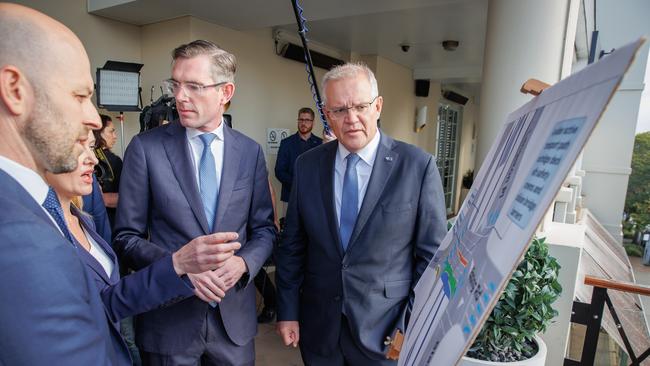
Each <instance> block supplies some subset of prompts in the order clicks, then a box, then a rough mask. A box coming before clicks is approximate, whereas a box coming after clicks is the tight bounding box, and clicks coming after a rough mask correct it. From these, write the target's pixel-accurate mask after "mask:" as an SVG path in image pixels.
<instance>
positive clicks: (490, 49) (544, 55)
mask: <svg viewBox="0 0 650 366" xmlns="http://www.w3.org/2000/svg"><path fill="white" fill-rule="evenodd" d="M568 10H569V0H544V1H538V0H490V2H489V6H488V21H487V36H486V40H485V54H484V61H483V82H482V84H481V99H480V100H481V110H480V112H479V123H478V126H479V135H478V141H477V151H476V164H477V167H478V166H480V164H482V163H483V159H484V158H485V156H486V155H487V153H488V151H489V150H490V147H491V146H492V143H493V142H494V139H495V138H496V136H497V134H498V133H499V131H500V129H501V127H502V126H503V124H504V123H505V119H506V116H507V115H508V113H510V112H512V111H514V110H515V109H517V108H518V107H519V106H521V105H522V104H524V103H526V102H527V101H529V100H530V99H531V96H529V95H524V94H522V93H521V92H519V89H520V87H521V85H522V84H523V83H524V82H525V81H526V80H527V79H529V78H535V79H539V80H541V81H544V82H546V83H549V84H554V83H555V82H557V81H558V80H559V77H560V73H561V68H562V63H563V49H564V35H565V33H566V24H567V17H568Z"/></svg>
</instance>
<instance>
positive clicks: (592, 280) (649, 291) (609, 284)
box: [585, 275, 650, 296]
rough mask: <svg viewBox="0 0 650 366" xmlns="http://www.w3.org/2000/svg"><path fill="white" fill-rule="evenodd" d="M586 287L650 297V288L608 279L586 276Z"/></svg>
mask: <svg viewBox="0 0 650 366" xmlns="http://www.w3.org/2000/svg"><path fill="white" fill-rule="evenodd" d="M585 285H589V286H594V287H602V288H606V289H612V290H617V291H623V292H628V293H633V294H638V295H643V296H650V286H644V285H639V284H636V283H632V282H623V281H612V280H608V279H606V278H601V277H595V276H589V275H586V276H585Z"/></svg>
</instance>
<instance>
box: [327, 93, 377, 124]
mask: <svg viewBox="0 0 650 366" xmlns="http://www.w3.org/2000/svg"><path fill="white" fill-rule="evenodd" d="M377 98H379V96H376V97H374V98H372V100H371V101H369V102H367V103H360V104H357V105H353V106H350V107H341V108H336V109H328V110H327V112H328V113H329V115H330V116H331V117H333V118H336V119H341V118H344V117H345V116H347V115H348V111H352V112H354V113H356V114H364V113H366V112H367V111H368V109H369V108H370V106H371V105H372V103H374V102H375V100H377Z"/></svg>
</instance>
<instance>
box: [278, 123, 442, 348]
mask: <svg viewBox="0 0 650 366" xmlns="http://www.w3.org/2000/svg"><path fill="white" fill-rule="evenodd" d="M337 147H338V142H331V143H328V144H325V145H322V146H320V147H318V148H315V149H313V150H311V151H309V152H306V153H305V154H303V155H301V156H300V157H299V158H298V161H297V162H296V172H295V179H294V186H293V191H292V192H291V199H290V201H289V208H288V212H287V226H286V229H285V235H284V238H283V240H282V242H281V245H280V246H279V247H278V248H277V249H276V252H275V255H276V260H277V262H276V263H277V267H276V268H277V269H276V270H277V273H276V281H277V289H278V295H279V296H278V300H279V301H278V320H299V321H300V342H301V344H302V346H303V347H306V348H307V349H308V350H310V351H311V352H314V353H317V354H321V355H325V356H327V355H329V354H330V353H331V352H332V351H333V350H334V349H336V347H338V340H339V333H340V324H341V314H342V313H345V314H346V316H347V318H348V322H349V324H350V326H351V331H352V336H353V338H354V339H355V341H356V342H357V345H358V346H359V347H360V348H361V349H362V350H363V351H364V352H365V353H366V354H367V356H368V357H370V358H374V359H384V351H385V346H384V345H383V341H384V339H385V337H386V336H387V335H391V334H392V332H393V330H394V329H395V327H398V328H400V329H402V330H404V324H403V323H404V313H405V309H406V307H407V303H408V302H409V300H412V297H413V291H412V290H413V288H414V286H415V284H416V283H417V281H418V279H419V278H420V275H421V274H422V272H423V271H424V270H425V268H426V266H427V265H428V263H429V261H430V260H431V258H432V257H433V255H434V253H435V251H436V250H437V248H438V246H439V245H440V242H441V240H442V238H443V237H444V235H445V233H446V228H445V202H444V197H443V193H442V186H441V182H440V176H439V174H438V169H437V168H436V163H435V159H434V157H433V156H431V155H430V154H428V153H426V152H424V151H422V150H420V149H418V148H416V147H414V146H412V145H408V144H405V143H403V142H398V141H395V140H393V139H391V138H390V137H388V136H386V135H384V134H382V135H381V140H380V144H379V148H378V150H377V157H376V160H375V163H374V166H373V170H372V173H371V177H370V181H369V183H368V188H367V191H366V194H365V197H364V199H363V203H362V206H361V209H360V211H359V215H358V217H357V222H356V226H355V227H354V230H353V232H352V236H351V238H350V242H349V245H348V249H347V251H346V252H343V249H342V247H341V242H340V238H339V231H338V219H337V214H336V206H335V202H334V164H335V157H336V153H337ZM318 196H320V197H318ZM319 198H320V199H319Z"/></svg>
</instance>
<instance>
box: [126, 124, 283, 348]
mask: <svg viewBox="0 0 650 366" xmlns="http://www.w3.org/2000/svg"><path fill="white" fill-rule="evenodd" d="M213 231H214V232H224V231H235V232H237V233H239V242H241V244H242V247H241V249H239V251H238V252H237V253H236V255H238V256H241V257H242V258H243V259H244V261H245V262H246V265H247V266H248V271H249V275H250V279H252V278H253V277H255V275H256V274H257V271H258V270H259V269H260V267H261V266H262V264H263V263H264V261H265V260H266V258H267V257H268V256H269V255H270V253H271V249H272V246H273V244H272V243H273V238H274V236H275V227H274V225H273V207H272V205H271V193H270V190H269V185H268V173H267V171H266V165H265V162H264V155H263V154H262V149H261V147H260V146H259V144H257V143H256V142H255V141H253V140H251V139H250V138H248V137H246V136H244V135H243V134H241V133H239V132H237V131H234V130H232V129H230V128H229V127H226V126H224V157H223V171H222V175H221V186H220V189H219V197H218V207H217V213H216V218H215V221H214V226H213ZM114 234H115V240H114V247H115V250H116V251H117V252H118V255H119V256H120V260H123V261H126V264H127V265H128V266H130V267H131V268H135V269H140V268H143V267H145V266H147V265H149V264H151V263H153V262H154V261H156V260H158V259H160V258H161V257H164V256H166V255H168V254H169V252H172V251H175V250H177V249H178V248H179V247H181V246H182V245H184V244H186V243H187V242H189V241H190V240H192V239H194V238H196V237H198V236H201V235H206V234H209V232H208V223H207V220H206V218H205V213H204V211H203V205H202V203H201V198H200V195H199V190H198V184H197V182H196V178H195V173H194V167H193V165H192V160H191V156H190V151H189V146H188V143H187V138H186V134H185V128H183V127H182V126H181V125H180V124H179V123H178V122H174V123H171V124H168V125H164V126H161V127H158V128H154V129H152V130H149V131H147V132H144V133H142V134H140V135H138V136H135V137H134V138H133V140H131V143H130V144H129V147H128V149H127V151H126V154H125V157H124V168H123V170H122V177H121V182H120V200H119V203H118V215H117V222H116V227H115V232H114ZM245 277H248V276H245ZM242 280H243V281H240V284H242V286H235V287H233V288H231V289H230V290H229V291H228V292H227V293H226V296H225V297H224V299H223V301H222V302H221V303H220V304H219V310H220V311H219V313H220V314H221V318H222V320H223V323H224V326H225V330H226V333H227V334H228V336H229V337H230V339H231V340H232V341H233V342H234V343H235V344H238V345H243V344H247V343H248V342H250V341H251V340H252V339H253V337H254V336H255V333H256V332H257V321H256V311H255V287H254V286H248V283H249V282H250V281H248V278H242ZM208 306H209V305H208V304H207V303H205V302H203V301H201V300H200V299H198V298H197V297H191V298H189V299H187V300H184V301H181V302H179V303H177V304H175V305H172V306H169V307H166V308H163V309H157V310H153V311H150V312H148V313H145V314H142V315H141V316H139V317H138V318H137V319H136V342H137V343H138V345H139V346H141V347H142V348H143V349H144V350H145V351H147V352H155V353H165V354H170V353H178V352H183V351H185V350H186V348H187V346H188V345H189V344H191V343H192V342H194V341H195V340H197V339H199V338H200V337H201V333H200V330H201V325H202V324H203V322H204V321H205V317H206V312H207V311H208Z"/></svg>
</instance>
